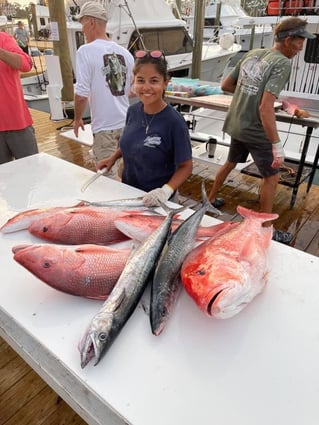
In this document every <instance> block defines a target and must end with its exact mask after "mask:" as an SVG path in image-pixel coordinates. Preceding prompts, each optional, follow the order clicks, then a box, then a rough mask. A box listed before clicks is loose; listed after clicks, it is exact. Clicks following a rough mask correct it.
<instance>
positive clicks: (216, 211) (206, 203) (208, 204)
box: [202, 180, 222, 215]
mask: <svg viewBox="0 0 319 425" xmlns="http://www.w3.org/2000/svg"><path fill="white" fill-rule="evenodd" d="M202 205H203V206H205V207H206V211H210V212H211V213H213V214H215V215H222V212H221V211H220V210H219V209H217V208H215V207H214V206H213V205H212V204H211V202H210V201H209V199H208V197H207V192H206V188H205V181H204V180H203V181H202Z"/></svg>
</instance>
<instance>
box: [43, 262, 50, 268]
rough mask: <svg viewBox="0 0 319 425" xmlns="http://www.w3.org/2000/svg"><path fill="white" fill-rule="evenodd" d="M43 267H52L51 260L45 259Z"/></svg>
mask: <svg viewBox="0 0 319 425" xmlns="http://www.w3.org/2000/svg"><path fill="white" fill-rule="evenodd" d="M43 267H44V268H45V269H48V268H49V267H50V263H49V261H45V262H44V263H43Z"/></svg>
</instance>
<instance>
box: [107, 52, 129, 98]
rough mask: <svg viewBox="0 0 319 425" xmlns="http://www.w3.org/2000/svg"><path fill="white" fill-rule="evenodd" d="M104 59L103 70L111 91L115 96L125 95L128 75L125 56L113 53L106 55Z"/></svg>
mask: <svg viewBox="0 0 319 425" xmlns="http://www.w3.org/2000/svg"><path fill="white" fill-rule="evenodd" d="M103 60H104V67H103V70H102V71H103V75H105V79H106V82H107V84H108V86H109V88H110V90H111V93H112V94H113V96H123V95H124V93H125V92H124V89H125V83H126V76H127V66H126V65H125V59H124V56H123V55H118V54H116V53H111V54H107V55H104V56H103Z"/></svg>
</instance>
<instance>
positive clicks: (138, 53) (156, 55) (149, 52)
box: [135, 50, 164, 59]
mask: <svg viewBox="0 0 319 425" xmlns="http://www.w3.org/2000/svg"><path fill="white" fill-rule="evenodd" d="M146 56H150V57H151V58H153V59H160V58H164V53H163V52H161V51H160V50H137V51H136V52H135V58H136V59H142V58H145V57H146Z"/></svg>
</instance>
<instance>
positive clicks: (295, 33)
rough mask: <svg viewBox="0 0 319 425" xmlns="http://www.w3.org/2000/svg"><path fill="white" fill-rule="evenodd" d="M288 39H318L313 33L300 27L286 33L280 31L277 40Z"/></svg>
mask: <svg viewBox="0 0 319 425" xmlns="http://www.w3.org/2000/svg"><path fill="white" fill-rule="evenodd" d="M287 37H301V38H310V39H313V38H316V36H315V35H314V34H311V32H308V31H307V30H306V27H305V26H303V27H298V28H294V29H291V30H285V31H278V32H277V34H276V38H277V40H283V39H284V38H287Z"/></svg>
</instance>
